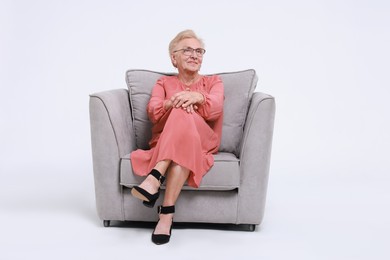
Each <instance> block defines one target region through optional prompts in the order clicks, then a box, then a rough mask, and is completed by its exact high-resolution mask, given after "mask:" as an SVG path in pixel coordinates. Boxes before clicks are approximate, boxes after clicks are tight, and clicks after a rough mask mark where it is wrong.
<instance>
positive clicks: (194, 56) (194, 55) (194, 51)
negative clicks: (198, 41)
mask: <svg viewBox="0 0 390 260" xmlns="http://www.w3.org/2000/svg"><path fill="white" fill-rule="evenodd" d="M190 57H191V58H193V59H197V58H198V56H197V55H196V50H192V52H191V56H190Z"/></svg>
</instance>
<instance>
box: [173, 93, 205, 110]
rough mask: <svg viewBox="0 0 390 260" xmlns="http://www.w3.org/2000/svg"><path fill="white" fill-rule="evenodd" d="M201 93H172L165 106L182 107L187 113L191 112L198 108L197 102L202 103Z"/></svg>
mask: <svg viewBox="0 0 390 260" xmlns="http://www.w3.org/2000/svg"><path fill="white" fill-rule="evenodd" d="M202 101H203V95H202V94H201V93H199V92H194V91H181V92H178V93H176V94H174V95H173V96H172V97H171V98H170V99H169V100H168V102H167V104H166V106H167V107H166V108H170V107H173V108H182V109H184V110H185V111H187V113H193V112H195V111H196V110H197V109H198V106H197V104H198V103H202Z"/></svg>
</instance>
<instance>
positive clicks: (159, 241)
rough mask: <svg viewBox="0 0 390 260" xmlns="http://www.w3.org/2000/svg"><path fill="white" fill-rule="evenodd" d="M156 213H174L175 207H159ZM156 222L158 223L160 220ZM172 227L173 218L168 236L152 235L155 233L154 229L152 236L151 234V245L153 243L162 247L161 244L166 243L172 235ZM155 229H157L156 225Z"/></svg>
mask: <svg viewBox="0 0 390 260" xmlns="http://www.w3.org/2000/svg"><path fill="white" fill-rule="evenodd" d="M157 211H158V214H171V213H175V205H173V206H167V207H164V206H159V207H158V209H157ZM158 221H160V218H159V220H158ZM157 224H158V222H157ZM172 225H173V218H172V223H171V228H170V229H169V235H165V234H157V235H156V234H154V231H156V228H154V230H153V234H152V241H153V243H155V244H156V245H162V244H166V243H168V242H169V239H170V238H171V234H172ZM156 227H157V225H156Z"/></svg>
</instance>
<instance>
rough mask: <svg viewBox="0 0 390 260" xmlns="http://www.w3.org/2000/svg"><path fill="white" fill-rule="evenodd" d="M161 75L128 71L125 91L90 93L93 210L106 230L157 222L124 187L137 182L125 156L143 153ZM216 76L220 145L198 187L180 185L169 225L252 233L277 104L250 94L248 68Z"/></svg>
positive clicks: (252, 78) (252, 83) (260, 211)
mask: <svg viewBox="0 0 390 260" xmlns="http://www.w3.org/2000/svg"><path fill="white" fill-rule="evenodd" d="M162 75H168V74H167V73H159V72H153V71H147V70H129V71H127V72H126V81H127V85H128V90H127V89H115V90H110V91H105V92H100V93H96V94H91V95H90V104H89V105H90V123H91V139H92V156H93V171H94V181H95V191H96V206H97V212H98V216H99V217H100V219H102V220H103V223H104V226H109V225H110V221H111V220H116V221H145V222H150V221H157V220H158V215H157V213H156V210H151V209H149V208H146V207H145V206H143V205H142V203H141V202H140V200H138V199H136V198H134V197H132V196H131V194H130V188H131V187H133V186H134V185H139V184H140V183H141V181H142V180H143V178H142V177H139V176H136V175H134V174H133V171H132V167H131V163H130V156H129V154H130V152H131V151H133V150H135V149H137V148H142V149H148V141H149V139H150V137H151V123H150V121H149V119H148V117H147V114H146V105H147V102H148V100H149V97H150V93H151V90H152V88H153V86H154V84H155V82H156V81H157V79H158V78H159V77H160V76H162ZM218 75H220V77H221V79H222V81H223V83H224V87H225V103H224V121H223V130H222V140H221V146H220V149H219V152H218V154H216V155H215V156H214V159H215V163H214V166H213V167H212V168H211V170H210V171H209V172H208V173H207V174H206V176H205V177H204V178H203V180H202V183H201V186H200V187H199V188H198V189H194V188H191V187H189V186H186V185H185V186H184V188H183V191H182V193H181V194H180V197H179V199H178V201H177V203H176V213H175V223H177V222H191V223H219V224H235V225H240V226H244V225H245V226H246V227H248V228H249V230H255V227H256V225H259V224H260V223H261V222H262V219H263V215H264V207H265V200H266V193H267V183H268V174H269V166H270V156H271V146H272V135H273V126H274V115H275V100H274V98H273V97H272V96H270V95H267V94H264V93H260V92H254V89H255V87H256V84H257V75H256V72H255V71H254V70H245V71H238V72H230V73H219V74H218ZM162 192H164V187H162ZM162 198H163V196H160V198H159V200H160V201H157V205H158V204H161V203H162Z"/></svg>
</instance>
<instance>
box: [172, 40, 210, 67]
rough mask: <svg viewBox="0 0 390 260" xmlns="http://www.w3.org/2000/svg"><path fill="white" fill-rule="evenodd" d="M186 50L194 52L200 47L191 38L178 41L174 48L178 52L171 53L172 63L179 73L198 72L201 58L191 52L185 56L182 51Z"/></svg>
mask: <svg viewBox="0 0 390 260" xmlns="http://www.w3.org/2000/svg"><path fill="white" fill-rule="evenodd" d="M188 48H191V49H193V50H196V49H199V48H202V45H201V44H200V42H199V41H198V40H197V39H193V38H190V39H184V40H182V41H180V42H179V43H178V44H177V46H176V48H175V50H179V51H176V52H175V53H173V55H172V61H173V62H174V64H176V67H177V69H178V70H179V72H181V71H184V72H198V71H199V69H200V66H201V65H202V60H203V56H202V55H201V56H199V55H198V54H197V53H196V51H193V52H192V53H191V55H186V54H185V53H184V51H183V50H184V49H188Z"/></svg>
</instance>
